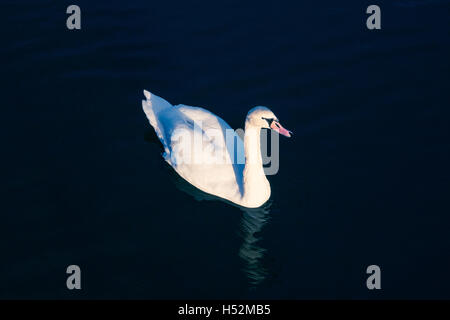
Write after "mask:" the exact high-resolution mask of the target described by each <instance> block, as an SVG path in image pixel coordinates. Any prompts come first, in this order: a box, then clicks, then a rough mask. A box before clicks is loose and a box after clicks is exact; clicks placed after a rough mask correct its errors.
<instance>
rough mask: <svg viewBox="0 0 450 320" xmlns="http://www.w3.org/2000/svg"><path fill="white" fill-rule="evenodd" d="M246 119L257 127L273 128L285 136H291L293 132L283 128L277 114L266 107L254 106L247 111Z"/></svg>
mask: <svg viewBox="0 0 450 320" xmlns="http://www.w3.org/2000/svg"><path fill="white" fill-rule="evenodd" d="M246 121H247V122H248V123H249V124H251V125H252V126H255V127H260V128H265V129H272V130H274V131H276V132H278V133H279V134H282V135H283V136H286V137H290V136H291V134H292V132H291V131H289V130H287V129H285V128H283V126H282V125H281V124H280V121H279V120H278V118H277V117H276V116H275V114H274V113H273V112H272V111H270V109H269V108H266V107H261V106H258V107H254V108H252V109H250V111H249V112H248V113H247V119H246Z"/></svg>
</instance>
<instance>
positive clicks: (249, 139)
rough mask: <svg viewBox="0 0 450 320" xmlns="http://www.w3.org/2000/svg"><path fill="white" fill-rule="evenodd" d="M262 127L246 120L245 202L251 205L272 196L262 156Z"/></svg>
mask: <svg viewBox="0 0 450 320" xmlns="http://www.w3.org/2000/svg"><path fill="white" fill-rule="evenodd" d="M260 142H261V128H260V127H255V126H252V125H251V124H250V123H249V122H248V121H246V122H245V135H244V151H245V168H244V177H243V185H244V194H243V198H242V200H243V202H244V203H245V204H246V206H249V207H259V206H261V205H262V204H264V202H266V201H267V200H268V199H269V197H270V184H269V181H268V180H267V178H266V175H265V174H264V168H263V163H262V157H261V143H260Z"/></svg>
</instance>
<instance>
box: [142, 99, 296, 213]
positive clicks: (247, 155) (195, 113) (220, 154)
mask: <svg viewBox="0 0 450 320" xmlns="http://www.w3.org/2000/svg"><path fill="white" fill-rule="evenodd" d="M144 94H145V97H146V98H147V99H146V100H143V101H142V107H143V109H144V112H145V114H146V116H147V118H148V120H149V121H150V124H151V125H152V126H153V128H154V129H155V132H156V134H157V135H158V138H159V139H160V141H161V143H162V144H163V147H164V150H165V152H164V154H163V157H164V159H165V160H166V161H167V162H168V163H169V164H170V165H171V166H172V167H173V169H174V170H175V171H176V172H177V173H178V174H179V175H180V176H181V177H182V178H184V179H185V180H187V181H188V182H189V183H191V184H192V185H194V186H195V187H197V188H198V189H200V190H201V191H204V192H206V193H210V194H212V195H215V196H218V197H220V198H223V199H226V200H228V201H231V202H233V203H235V204H238V205H240V206H244V207H248V208H256V207H260V206H261V205H263V204H264V203H265V202H266V201H267V200H268V199H269V197H270V184H269V181H268V180H267V178H266V176H265V174H264V169H263V166H262V158H261V148H260V130H261V128H264V127H267V128H272V129H275V130H276V131H278V132H280V133H282V134H284V135H287V136H290V134H289V131H287V130H286V129H284V128H283V127H281V126H280V125H279V123H278V120H276V117H275V115H274V114H273V113H272V112H271V111H270V110H269V109H267V108H265V107H256V108H253V109H252V110H250V112H249V113H248V115H247V119H246V122H245V136H244V141H242V139H241V138H240V137H239V135H237V134H236V132H235V131H234V130H233V129H232V128H231V127H230V126H229V125H228V124H227V123H226V122H225V121H224V120H222V119H221V118H220V117H218V116H216V115H215V114H213V113H211V112H209V111H207V110H205V109H203V108H198V107H190V106H186V105H177V106H173V105H171V104H170V103H169V102H167V101H166V100H164V99H162V98H160V97H158V96H156V95H154V94H151V93H150V92H148V91H144ZM269 120H270V121H269ZM272 122H273V123H274V124H273V125H271V123H272ZM275 124H276V126H275ZM230 142H231V143H230ZM234 145H236V146H237V147H236V148H235V147H234ZM244 161H245V162H244Z"/></svg>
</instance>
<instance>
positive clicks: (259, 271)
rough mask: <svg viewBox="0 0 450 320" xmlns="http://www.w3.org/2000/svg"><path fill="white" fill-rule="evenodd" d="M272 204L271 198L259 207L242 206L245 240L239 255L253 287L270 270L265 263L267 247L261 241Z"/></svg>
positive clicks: (242, 231) (261, 280) (242, 227)
mask: <svg viewBox="0 0 450 320" xmlns="http://www.w3.org/2000/svg"><path fill="white" fill-rule="evenodd" d="M271 205H272V202H271V200H269V201H268V202H267V203H266V204H265V205H264V206H262V207H260V208H257V209H248V208H241V210H242V211H243V214H242V219H241V237H242V239H243V240H244V241H243V243H242V246H241V248H240V250H239V256H240V257H241V258H242V260H243V261H244V263H245V265H244V272H245V274H246V275H247V277H248V280H249V283H250V284H251V286H253V287H256V286H258V285H259V284H260V283H261V282H263V281H264V280H265V279H266V277H267V275H268V270H267V269H266V268H265V267H264V265H263V261H264V256H265V253H266V249H265V248H263V247H262V246H261V245H260V242H261V240H262V237H261V230H262V228H263V227H264V225H265V224H266V223H267V221H268V219H269V213H270V207H271Z"/></svg>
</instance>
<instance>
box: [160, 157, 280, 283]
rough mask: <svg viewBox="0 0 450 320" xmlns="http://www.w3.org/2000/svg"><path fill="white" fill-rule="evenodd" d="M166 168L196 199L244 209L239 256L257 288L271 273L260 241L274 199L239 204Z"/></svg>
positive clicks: (249, 278) (250, 281)
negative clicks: (252, 206) (251, 204)
mask: <svg viewBox="0 0 450 320" xmlns="http://www.w3.org/2000/svg"><path fill="white" fill-rule="evenodd" d="M166 168H167V171H168V172H169V177H170V179H171V180H172V181H173V183H174V184H175V186H176V187H177V188H178V189H179V190H181V191H183V192H185V193H187V194H189V195H191V196H192V197H194V199H195V200H197V201H203V200H219V201H222V202H226V203H227V204H230V205H232V206H233V207H236V208H239V209H240V210H241V211H242V218H241V221H240V228H239V235H240V237H241V238H242V240H243V241H242V245H241V247H240V249H239V257H240V258H241V259H242V262H243V272H244V273H245V275H246V276H247V279H248V282H249V285H250V287H251V288H255V287H256V286H258V285H259V284H260V283H261V282H263V281H264V280H265V279H266V277H267V275H268V274H269V273H268V270H267V268H265V267H264V265H263V261H264V257H265V254H266V249H265V248H263V247H262V246H261V243H260V242H261V240H262V237H261V231H262V228H263V227H264V225H266V224H267V222H268V220H269V216H270V215H269V213H270V207H271V205H272V200H269V201H268V202H266V204H264V205H263V206H262V207H259V208H255V209H250V208H245V207H241V206H237V205H235V204H233V203H231V202H229V201H226V200H224V199H221V198H219V197H216V196H213V195H210V194H208V193H205V192H203V191H201V190H199V189H197V188H196V187H194V186H192V185H191V184H190V183H188V182H186V181H185V180H184V179H182V178H181V177H180V176H179V175H178V174H177V173H176V172H175V171H174V170H173V169H172V168H171V167H170V166H168V165H167V166H166Z"/></svg>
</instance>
